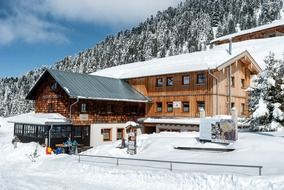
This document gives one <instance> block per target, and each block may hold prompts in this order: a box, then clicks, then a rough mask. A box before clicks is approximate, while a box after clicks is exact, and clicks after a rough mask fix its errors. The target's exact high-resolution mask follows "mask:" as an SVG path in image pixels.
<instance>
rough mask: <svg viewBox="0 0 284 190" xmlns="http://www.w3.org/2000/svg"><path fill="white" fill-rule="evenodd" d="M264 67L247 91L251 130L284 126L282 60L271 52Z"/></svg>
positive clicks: (267, 129)
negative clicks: (277, 58)
mask: <svg viewBox="0 0 284 190" xmlns="http://www.w3.org/2000/svg"><path fill="white" fill-rule="evenodd" d="M265 63H266V69H265V70H264V71H263V72H262V73H261V74H260V75H259V76H258V77H257V79H256V80H255V81H254V85H253V87H251V89H250V91H249V106H250V112H251V113H252V118H251V120H250V124H251V129H252V130H264V131H271V130H276V129H277V128H278V127H281V126H284V107H283V105H282V104H283V102H284V93H283V90H282V89H284V80H283V79H284V78H283V71H284V66H283V61H280V60H276V59H275V58H274V55H273V54H270V55H269V56H268V57H267V58H266V59H265Z"/></svg>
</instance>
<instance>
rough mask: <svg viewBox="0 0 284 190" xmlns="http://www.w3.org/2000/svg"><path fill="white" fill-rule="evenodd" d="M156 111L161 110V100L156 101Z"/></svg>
mask: <svg viewBox="0 0 284 190" xmlns="http://www.w3.org/2000/svg"><path fill="white" fill-rule="evenodd" d="M156 106H157V107H156V111H157V112H162V111H163V104H162V102H157V103H156Z"/></svg>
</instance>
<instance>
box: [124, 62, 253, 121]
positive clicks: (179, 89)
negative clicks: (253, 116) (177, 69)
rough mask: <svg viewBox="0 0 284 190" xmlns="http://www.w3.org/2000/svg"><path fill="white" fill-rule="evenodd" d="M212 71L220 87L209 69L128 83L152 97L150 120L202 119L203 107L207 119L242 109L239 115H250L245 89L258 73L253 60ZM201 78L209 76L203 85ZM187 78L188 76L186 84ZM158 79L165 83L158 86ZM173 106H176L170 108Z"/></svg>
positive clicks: (130, 80)
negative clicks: (172, 118) (156, 118)
mask: <svg viewBox="0 0 284 190" xmlns="http://www.w3.org/2000/svg"><path fill="white" fill-rule="evenodd" d="M229 69H231V79H229ZM210 72H211V73H212V74H213V75H214V76H215V77H217V78H218V82H217V83H218V84H216V81H215V79H214V77H213V76H211V75H210V74H209V71H208V70H204V71H197V72H185V73H177V74H167V75H159V76H150V77H142V78H137V79H129V81H128V82H129V84H131V85H132V86H133V87H134V88H135V89H136V90H138V91H140V92H141V93H143V94H144V95H145V96H148V97H150V98H151V100H152V102H151V103H150V104H147V106H146V117H199V108H200V107H203V106H204V107H205V113H206V116H213V115H224V114H230V112H229V110H230V107H235V108H236V109H237V110H239V116H248V114H249V113H248V102H247V98H248V95H247V92H246V91H245V89H246V88H248V86H249V85H250V80H251V77H252V75H253V74H256V71H254V70H253V69H251V62H250V61H249V59H247V58H246V57H242V58H240V59H238V60H237V61H235V62H234V63H233V64H231V65H230V66H227V67H225V68H224V69H222V70H220V71H219V70H217V69H215V70H212V71H210ZM200 75H203V76H204V77H205V78H204V80H203V82H202V83H199V82H198V77H199V76H200ZM185 77H188V78H186V84H184V83H185V81H184V78H185ZM168 79H171V80H172V81H173V82H172V84H170V85H169V84H167V82H168V81H167V80H168ZM188 79H189V80H188ZM157 80H161V81H163V82H162V84H160V85H158V84H157ZM171 80H170V81H171ZM230 80H231V83H232V84H231V87H230V88H229V81H230ZM217 86H218V89H217ZM171 104H176V105H175V106H173V108H169V106H171ZM229 104H230V105H229Z"/></svg>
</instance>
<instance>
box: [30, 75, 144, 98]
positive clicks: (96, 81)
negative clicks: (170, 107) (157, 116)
mask: <svg viewBox="0 0 284 190" xmlns="http://www.w3.org/2000/svg"><path fill="white" fill-rule="evenodd" d="M47 73H49V74H50V75H51V76H52V77H53V78H54V79H55V80H56V82H57V83H58V84H59V85H60V86H61V87H62V88H63V90H64V91H65V92H66V93H67V94H68V95H69V97H70V98H80V99H95V100H117V101H130V102H132V101H133V102H148V101H149V100H148V99H147V98H146V97H145V96H143V95H142V94H141V93H139V92H138V91H136V90H135V89H134V88H132V87H131V86H130V85H129V84H128V83H127V82H125V81H123V80H120V79H113V78H107V77H100V76H93V75H88V74H80V73H72V72H66V71H58V70H46V71H45V73H44V74H43V75H42V76H41V77H40V79H41V78H44V77H45V76H46V74H47ZM40 79H39V80H38V81H37V82H36V84H35V86H34V87H33V88H32V89H31V90H30V92H29V94H28V95H27V99H33V98H32V97H33V95H32V94H33V91H34V90H35V88H36V86H37V85H38V83H40Z"/></svg>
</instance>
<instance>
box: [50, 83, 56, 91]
mask: <svg viewBox="0 0 284 190" xmlns="http://www.w3.org/2000/svg"><path fill="white" fill-rule="evenodd" d="M56 89H57V82H54V83H53V84H52V85H51V90H52V91H56Z"/></svg>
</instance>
